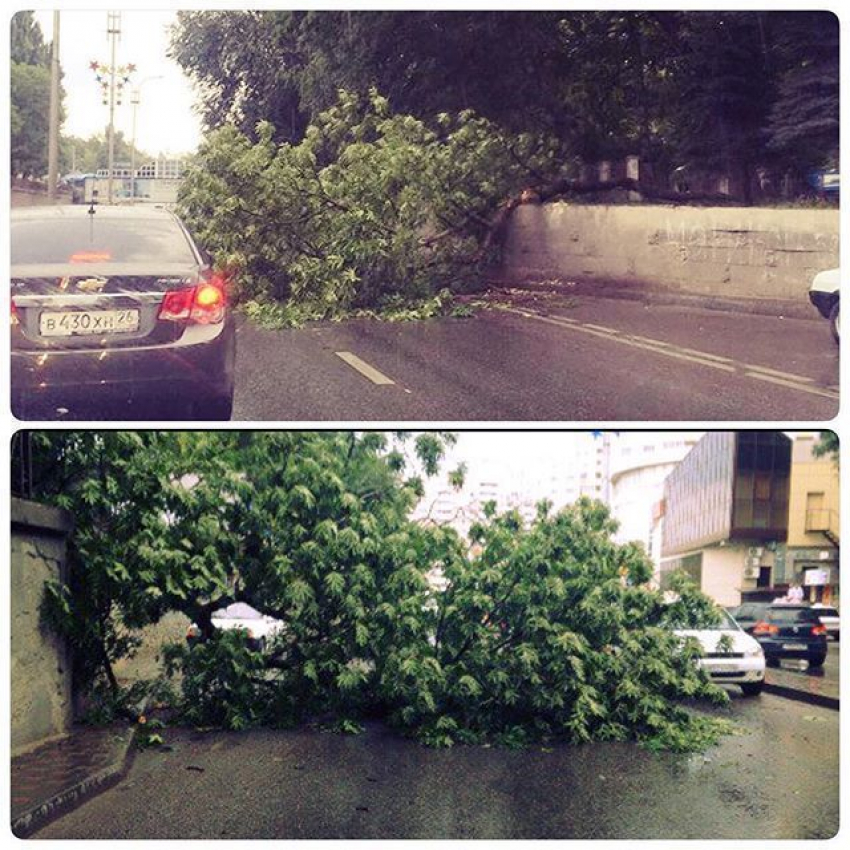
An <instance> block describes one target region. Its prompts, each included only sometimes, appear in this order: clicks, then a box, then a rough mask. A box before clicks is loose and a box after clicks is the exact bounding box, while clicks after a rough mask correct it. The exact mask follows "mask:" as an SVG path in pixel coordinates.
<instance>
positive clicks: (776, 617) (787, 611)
mask: <svg viewBox="0 0 850 850" xmlns="http://www.w3.org/2000/svg"><path fill="white" fill-rule="evenodd" d="M767 618H768V620H769V621H770V622H771V623H816V622H818V615H817V614H816V613H815V612H814V611H813V610H812V609H811V608H771V609H769V610H768V612H767Z"/></svg>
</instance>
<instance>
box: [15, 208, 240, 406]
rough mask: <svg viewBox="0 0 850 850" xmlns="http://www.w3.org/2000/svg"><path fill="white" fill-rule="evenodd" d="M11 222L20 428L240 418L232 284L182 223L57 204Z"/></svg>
mask: <svg viewBox="0 0 850 850" xmlns="http://www.w3.org/2000/svg"><path fill="white" fill-rule="evenodd" d="M11 224H12V232H11V255H12V268H11V284H12V304H11V309H12V316H11V322H12V328H11V339H12V411H13V412H14V414H15V415H16V416H17V417H18V418H21V419H55V418H60V417H61V416H62V415H65V414H66V413H67V414H69V415H70V416H72V417H77V416H80V415H81V418H94V419H129V418H136V419H148V418H153V419H229V418H230V414H231V410H232V405H233V372H234V357H235V335H234V328H233V319H232V316H231V314H230V311H229V310H228V308H227V285H226V284H227V282H226V281H225V280H224V279H223V278H222V277H220V276H218V275H216V274H214V273H213V270H212V268H211V264H210V262H209V259H208V257H207V256H206V255H205V254H204V253H203V252H202V251H201V250H200V249H199V248H198V246H197V245H196V244H195V242H194V240H193V239H192V237H191V236H190V235H189V233H188V231H187V230H186V228H185V227H184V226H183V225H182V223H181V222H180V220H179V219H178V218H177V216H175V215H174V214H173V213H171V212H169V211H167V210H165V209H162V208H158V207H142V206H133V207H120V206H92V207H85V206H56V207H36V208H30V209H21V210H13V211H12V221H11ZM84 411H85V413H84ZM86 414H88V415H86Z"/></svg>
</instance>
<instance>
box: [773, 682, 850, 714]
mask: <svg viewBox="0 0 850 850" xmlns="http://www.w3.org/2000/svg"><path fill="white" fill-rule="evenodd" d="M764 693H766V694H773V695H774V696H777V697H784V698H785V699H791V700H794V701H795V702H804V703H806V704H808V705H817V706H820V707H821V708H829V709H832V710H833V711H839V710H840V709H839V700H838V697H828V696H824V695H823V694H811V693H809V692H808V691H800V690H798V689H797V688H789V687H788V686H787V685H773V684H771V683H770V682H765V683H764Z"/></svg>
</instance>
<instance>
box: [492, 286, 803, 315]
mask: <svg viewBox="0 0 850 850" xmlns="http://www.w3.org/2000/svg"><path fill="white" fill-rule="evenodd" d="M490 285H491V286H493V287H496V288H499V287H516V288H518V289H527V290H528V291H529V292H541V291H548V292H556V293H558V294H560V295H565V296H585V297H587V298H609V299H613V300H619V301H638V302H641V303H644V304H660V305H674V306H685V307H695V308H699V309H703V310H716V311H718V312H725V313H745V314H749V315H759V316H773V317H779V316H781V317H783V318H789V319H812V320H816V319H818V318H819V316H818V314H817V311H815V310H814V308H813V307H812V305H811V304H810V303H809V301H808V297H806V298H805V299H800V300H799V301H797V300H792V299H785V298H736V297H730V296H723V295H706V294H699V293H694V292H676V291H674V290H669V289H640V288H637V287H625V286H616V285H615V284H613V283H605V282H603V281H583V280H577V281H575V284H574V285H572V286H569V287H566V286H564V285H554V286H553V285H551V284H550V285H548V286H546V285H545V282H542V281H539V280H537V281H536V280H535V279H534V278H525V279H523V280H521V281H520V282H517V281H515V280H514V281H512V280H510V279H505V278H496V279H493V280H492V281H490Z"/></svg>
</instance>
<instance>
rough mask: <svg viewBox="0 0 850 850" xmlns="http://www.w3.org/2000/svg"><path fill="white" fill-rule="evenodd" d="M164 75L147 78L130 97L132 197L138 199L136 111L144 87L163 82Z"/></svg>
mask: <svg viewBox="0 0 850 850" xmlns="http://www.w3.org/2000/svg"><path fill="white" fill-rule="evenodd" d="M161 79H162V75H161V74H158V75H157V76H155V77H145V78H144V79H143V80H141V81H140V82H139V84H138V85H137V86H136V88H134V89H133V94H132V95H131V97H130V105H131V106H132V107H133V140H132V142H131V143H130V197H131V198H135V197H136V110H137V108H138V106H139V103H140V102H141V94H142V86H143V85H144V84H145V83H149V82H150V81H151V80H161Z"/></svg>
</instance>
